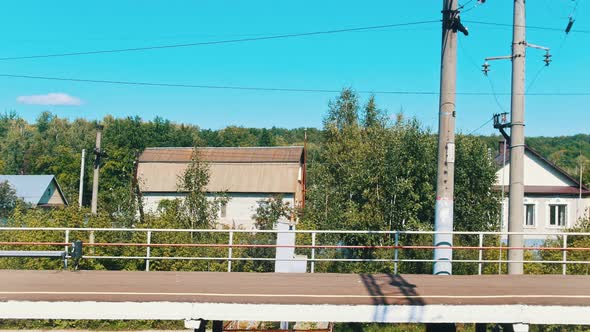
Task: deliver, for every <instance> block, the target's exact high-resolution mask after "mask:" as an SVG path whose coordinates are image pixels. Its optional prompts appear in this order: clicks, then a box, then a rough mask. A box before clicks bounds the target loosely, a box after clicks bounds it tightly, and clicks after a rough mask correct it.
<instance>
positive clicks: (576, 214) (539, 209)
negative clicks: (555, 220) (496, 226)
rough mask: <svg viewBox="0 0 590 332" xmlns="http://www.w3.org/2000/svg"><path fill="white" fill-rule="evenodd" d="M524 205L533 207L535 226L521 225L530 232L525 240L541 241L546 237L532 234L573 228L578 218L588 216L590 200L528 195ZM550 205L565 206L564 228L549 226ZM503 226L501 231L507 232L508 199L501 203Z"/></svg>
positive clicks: (574, 197) (563, 196) (561, 196)
mask: <svg viewBox="0 0 590 332" xmlns="http://www.w3.org/2000/svg"><path fill="white" fill-rule="evenodd" d="M524 203H525V204H534V205H535V225H534V226H527V225H525V220H523V221H522V223H523V230H524V231H525V232H530V233H531V235H527V236H525V238H526V239H531V240H543V239H546V238H547V236H546V235H539V234H534V233H556V232H561V231H563V230H564V229H565V228H570V227H574V226H575V225H576V223H577V221H578V220H579V218H581V217H584V216H585V215H587V214H588V209H590V198H582V199H579V198H578V197H577V196H565V195H529V196H525V199H524ZM551 204H565V205H566V206H567V208H566V225H565V226H564V227H559V226H551V225H550V224H549V218H550V216H549V205H551ZM502 210H503V224H502V231H508V198H507V197H506V198H505V199H504V203H503V208H502Z"/></svg>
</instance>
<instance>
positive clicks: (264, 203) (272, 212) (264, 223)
mask: <svg viewBox="0 0 590 332" xmlns="http://www.w3.org/2000/svg"><path fill="white" fill-rule="evenodd" d="M294 216H295V210H294V208H293V207H292V206H291V204H289V202H285V201H284V200H283V195H280V194H278V195H274V196H272V197H270V198H268V199H265V200H261V201H259V202H258V207H257V208H256V212H255V213H254V215H253V216H252V218H254V220H256V228H257V229H273V226H274V225H275V223H276V222H277V221H278V220H279V219H281V218H286V219H287V220H289V219H291V218H292V217H294Z"/></svg>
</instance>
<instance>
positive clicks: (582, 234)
mask: <svg viewBox="0 0 590 332" xmlns="http://www.w3.org/2000/svg"><path fill="white" fill-rule="evenodd" d="M66 230H69V231H104V232H150V231H151V232H181V233H191V232H192V233H229V232H233V233H251V234H256V233H271V234H278V233H301V234H311V233H316V234H375V235H378V234H391V235H395V233H398V234H425V235H428V234H431V235H434V234H455V235H479V234H484V235H527V236H537V235H554V236H561V235H568V236H569V235H573V236H576V235H579V236H590V232H535V233H531V232H498V231H482V232H477V231H445V232H443V231H359V230H292V231H285V230H247V229H180V228H89V227H84V228H70V227H0V231H66Z"/></svg>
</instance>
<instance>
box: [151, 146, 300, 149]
mask: <svg viewBox="0 0 590 332" xmlns="http://www.w3.org/2000/svg"><path fill="white" fill-rule="evenodd" d="M302 148H303V145H285V146H198V147H197V149H219V150H221V149H302ZM164 149H168V150H173V149H179V150H180V149H194V147H191V146H170V147H166V146H160V147H147V148H145V150H164Z"/></svg>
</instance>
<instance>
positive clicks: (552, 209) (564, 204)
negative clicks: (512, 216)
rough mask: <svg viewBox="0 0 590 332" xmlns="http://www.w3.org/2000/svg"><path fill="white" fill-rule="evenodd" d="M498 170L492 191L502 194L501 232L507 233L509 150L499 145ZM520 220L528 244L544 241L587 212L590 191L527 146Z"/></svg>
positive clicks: (568, 226)
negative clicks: (549, 234)
mask: <svg viewBox="0 0 590 332" xmlns="http://www.w3.org/2000/svg"><path fill="white" fill-rule="evenodd" d="M495 160H496V163H497V164H498V165H499V170H498V171H497V173H496V179H497V180H496V189H498V190H500V191H501V192H503V193H504V200H503V202H502V230H503V231H507V230H508V195H509V185H510V151H509V150H508V149H506V151H505V153H504V146H503V145H502V144H500V153H499V154H498V155H497V156H496V159H495ZM524 192H525V194H524V195H525V197H524V220H523V221H522V223H523V228H524V231H525V232H530V233H531V234H530V235H527V236H525V239H527V240H529V242H531V241H532V242H534V241H536V240H544V239H546V238H547V236H546V235H542V234H538V233H553V232H559V231H563V230H564V229H565V228H570V227H574V226H575V225H576V223H577V221H578V220H579V219H580V218H582V217H584V216H585V215H586V214H587V213H588V209H590V190H589V189H588V188H587V187H585V186H583V185H580V182H579V181H578V180H577V179H575V178H573V177H572V176H570V175H569V174H568V173H566V172H565V171H564V170H563V169H561V168H559V167H558V166H557V165H555V164H554V163H552V162H550V161H549V160H547V159H546V158H544V157H543V156H541V155H540V154H539V153H538V152H536V151H534V150H533V149H531V148H530V147H528V146H527V147H526V149H525V158H524Z"/></svg>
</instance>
